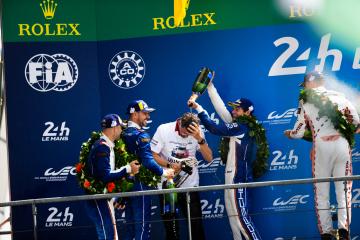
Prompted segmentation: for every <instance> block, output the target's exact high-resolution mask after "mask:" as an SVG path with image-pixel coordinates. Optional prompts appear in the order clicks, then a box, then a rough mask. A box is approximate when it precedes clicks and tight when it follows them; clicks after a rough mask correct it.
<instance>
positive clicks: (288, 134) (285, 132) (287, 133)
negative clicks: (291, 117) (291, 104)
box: [284, 129, 292, 139]
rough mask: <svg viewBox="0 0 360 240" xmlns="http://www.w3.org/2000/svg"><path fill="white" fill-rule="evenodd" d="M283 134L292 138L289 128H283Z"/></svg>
mask: <svg viewBox="0 0 360 240" xmlns="http://www.w3.org/2000/svg"><path fill="white" fill-rule="evenodd" d="M284 135H285V136H287V137H288V138H289V139H292V137H291V130H289V129H288V130H285V131H284Z"/></svg>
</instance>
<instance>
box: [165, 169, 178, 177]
mask: <svg viewBox="0 0 360 240" xmlns="http://www.w3.org/2000/svg"><path fill="white" fill-rule="evenodd" d="M174 175H175V173H174V169H172V168H168V169H164V173H163V176H164V177H166V178H174Z"/></svg>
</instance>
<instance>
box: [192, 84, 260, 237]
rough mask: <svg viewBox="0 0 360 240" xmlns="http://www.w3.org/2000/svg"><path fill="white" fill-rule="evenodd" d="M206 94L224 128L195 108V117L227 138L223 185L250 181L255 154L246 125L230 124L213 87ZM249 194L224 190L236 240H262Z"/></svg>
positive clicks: (244, 189)
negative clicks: (251, 209) (251, 215)
mask: <svg viewBox="0 0 360 240" xmlns="http://www.w3.org/2000/svg"><path fill="white" fill-rule="evenodd" d="M208 93H209V96H210V100H211V102H212V104H213V105H214V108H215V110H216V112H217V114H218V115H219V116H220V117H221V119H222V120H223V121H224V122H225V123H226V125H225V124H223V123H222V122H220V123H219V125H216V124H215V123H214V122H213V121H211V119H210V118H209V116H208V115H207V113H206V111H200V110H199V109H197V110H198V112H199V114H198V116H199V118H200V120H201V121H202V123H203V124H204V126H205V127H206V128H207V129H208V130H209V131H210V132H211V133H213V134H216V135H220V136H228V137H230V142H229V153H228V157H227V162H226V169H225V184H233V183H246V182H252V161H253V160H254V153H256V152H255V150H254V146H255V142H254V139H253V138H251V137H249V134H248V132H249V131H248V128H247V126H245V125H243V124H238V123H236V122H234V123H233V120H232V116H231V114H230V112H229V111H228V110H227V109H226V107H225V105H224V102H223V101H222V99H221V98H220V96H219V95H218V93H217V91H216V89H215V87H214V86H213V85H212V84H210V85H209V87H208ZM249 192H250V191H249V189H246V188H238V189H226V190H225V192H224V198H225V207H226V212H227V215H228V217H229V222H230V226H231V230H232V233H233V238H234V239H235V240H242V239H246V240H258V239H261V237H260V235H259V233H258V231H257V229H256V228H255V225H254V223H253V221H252V219H251V217H250V216H249V213H248V212H249V204H250V203H251V200H250V197H249Z"/></svg>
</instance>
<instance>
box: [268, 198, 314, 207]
mask: <svg viewBox="0 0 360 240" xmlns="http://www.w3.org/2000/svg"><path fill="white" fill-rule="evenodd" d="M308 197H309V195H295V196H292V197H291V198H290V199H288V200H283V199H282V198H281V197H279V198H277V199H275V201H274V202H273V206H274V207H277V206H287V205H297V204H306V203H307V201H306V200H305V199H306V198H308Z"/></svg>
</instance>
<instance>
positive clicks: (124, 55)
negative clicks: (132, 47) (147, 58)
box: [109, 51, 145, 89]
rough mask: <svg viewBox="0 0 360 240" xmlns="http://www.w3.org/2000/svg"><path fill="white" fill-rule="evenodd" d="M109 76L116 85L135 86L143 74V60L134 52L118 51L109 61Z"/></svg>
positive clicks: (128, 87) (127, 87)
mask: <svg viewBox="0 0 360 240" xmlns="http://www.w3.org/2000/svg"><path fill="white" fill-rule="evenodd" d="M109 76H110V79H111V81H112V83H114V84H115V85H116V86H117V87H120V88H123V89H130V88H133V87H136V86H137V85H138V84H139V83H140V82H141V81H142V80H143V78H144V76H145V62H144V60H143V59H142V57H141V56H140V55H139V54H137V53H136V52H133V51H122V52H119V53H117V54H116V55H115V56H114V57H113V58H112V59H111V61H110V64H109Z"/></svg>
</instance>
